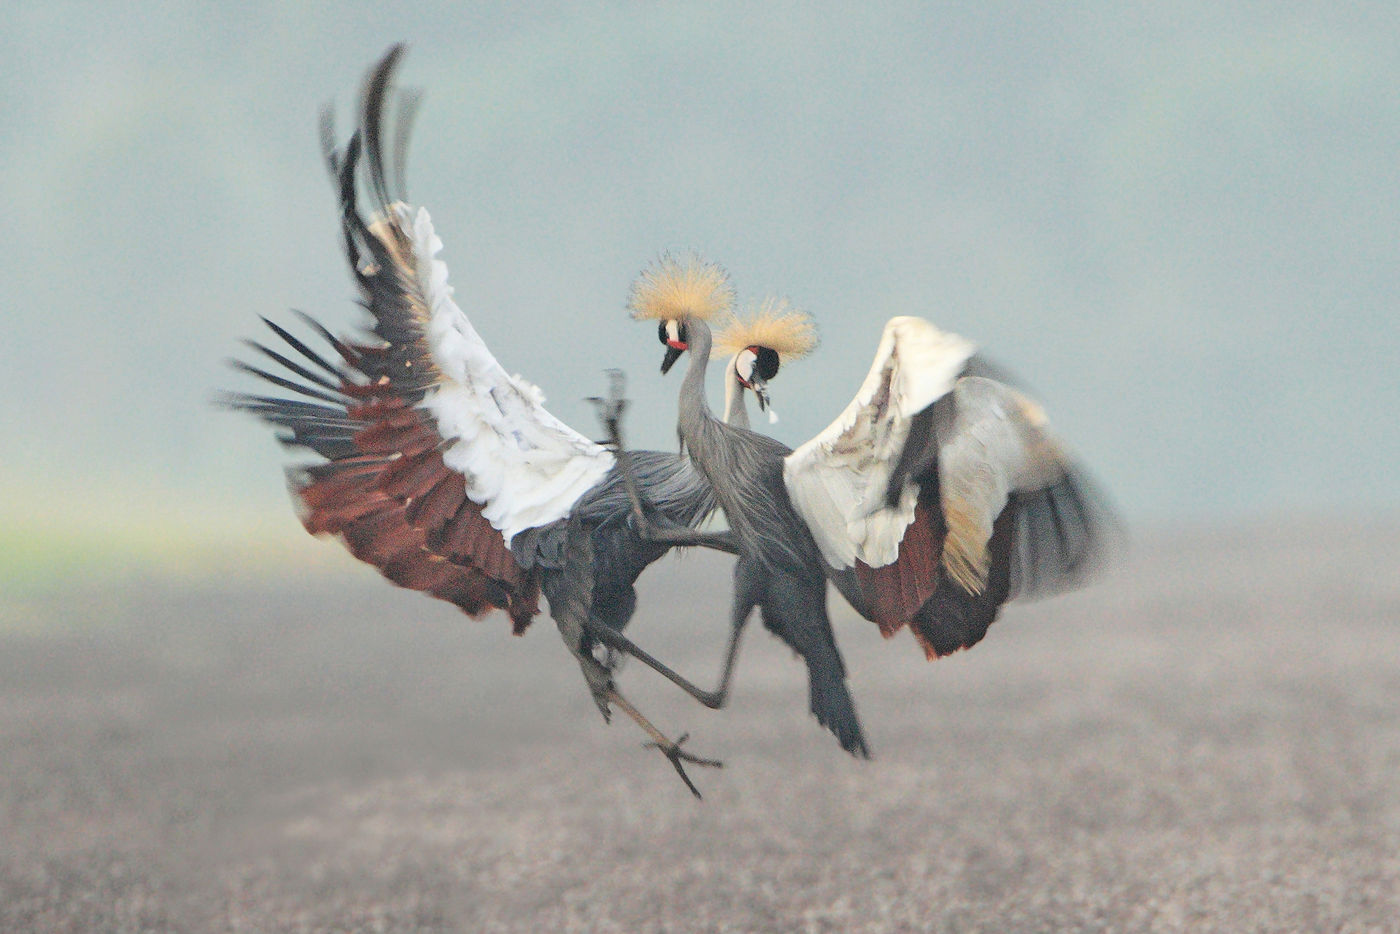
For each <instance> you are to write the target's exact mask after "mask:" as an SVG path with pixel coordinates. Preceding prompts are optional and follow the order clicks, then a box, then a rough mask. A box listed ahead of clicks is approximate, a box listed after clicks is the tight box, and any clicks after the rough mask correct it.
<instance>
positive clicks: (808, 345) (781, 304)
mask: <svg viewBox="0 0 1400 934" xmlns="http://www.w3.org/2000/svg"><path fill="white" fill-rule="evenodd" d="M816 346H817V326H816V324H815V323H814V322H813V321H812V317H811V316H810V315H808V314H807V313H806V312H805V311H801V310H799V309H797V308H794V307H793V306H792V305H790V304H789V303H788V301H787V299H784V298H770V299H767V300H765V301H764V302H762V303H761V304H759V305H758V306H756V307H753V308H750V309H749V311H748V313H747V314H746V315H745V316H743V317H740V316H739V315H737V314H735V313H734V312H732V311H731V312H730V313H729V314H728V315H726V316H725V318H724V319H723V321H721V323H720V325H719V327H718V328H717V329H716V331H715V342H714V350H713V351H712V353H711V355H712V356H715V357H727V356H729V355H730V354H736V353H738V352H739V351H741V350H743V349H744V348H745V347H769V348H771V349H773V350H775V351H777V353H778V355H779V356H780V357H782V358H783V360H784V361H785V362H786V361H788V360H799V359H801V358H802V357H805V356H807V354H809V353H811V352H812V351H813V350H815V349H816Z"/></svg>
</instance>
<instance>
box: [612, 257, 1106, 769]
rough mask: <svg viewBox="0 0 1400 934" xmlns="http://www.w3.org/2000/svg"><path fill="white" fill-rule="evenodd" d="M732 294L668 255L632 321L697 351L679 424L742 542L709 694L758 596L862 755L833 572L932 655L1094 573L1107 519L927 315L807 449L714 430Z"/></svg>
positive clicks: (831, 719)
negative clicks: (718, 310)
mask: <svg viewBox="0 0 1400 934" xmlns="http://www.w3.org/2000/svg"><path fill="white" fill-rule="evenodd" d="M728 289H729V285H728V281H727V277H726V276H725V274H724V272H723V270H721V269H720V268H719V267H718V266H714V265H712V264H709V263H706V262H704V261H702V260H700V259H699V258H697V257H690V258H687V259H685V260H683V261H682V260H676V259H674V258H672V257H663V258H662V260H661V261H660V262H658V263H657V264H656V265H654V266H653V267H651V268H650V269H648V270H647V271H645V272H644V273H643V274H642V276H641V278H640V279H639V280H638V282H637V284H636V285H635V286H634V289H633V295H632V301H631V308H632V314H633V317H635V318H638V319H644V320H645V319H654V320H657V321H658V322H659V324H658V333H659V336H660V339H661V341H662V343H663V344H665V345H666V348H667V349H666V355H665V358H664V360H663V362H662V366H661V368H662V372H663V373H664V372H666V371H668V370H669V369H670V368H671V366H672V365H673V364H674V363H675V361H676V360H677V359H679V357H680V356H681V354H683V353H685V352H686V351H690V352H691V361H690V367H689V369H688V370H687V372H686V377H685V381H684V382H683V384H682V386H681V391H680V404H679V414H678V421H677V425H678V430H679V433H680V437H681V440H682V443H683V445H684V447H685V449H686V451H687V452H688V454H689V457H690V459H691V461H692V462H693V463H694V465H695V467H696V468H697V469H698V470H699V471H700V473H701V474H703V475H704V477H705V479H706V480H707V481H708V482H709V483H710V484H711V485H712V487H713V489H714V495H715V498H716V500H717V501H718V503H719V505H720V507H721V508H722V509H723V510H724V513H725V516H726V518H727V519H728V521H729V525H730V527H731V529H732V530H733V532H734V534H735V536H736V537H737V539H738V544H739V551H740V557H739V561H738V564H737V565H736V567H735V572H734V598H733V605H732V611H731V616H730V623H731V626H732V631H731V634H730V650H729V654H728V657H727V659H726V662H725V666H724V672H723V675H722V677H721V683H720V686H719V688H718V689H717V691H716V692H715V693H714V694H713V695H711V696H710V697H709V698H707V699H706V703H708V704H709V705H710V706H720V705H722V704H723V703H724V700H725V696H726V693H727V690H728V685H729V680H730V676H731V674H732V672H733V665H734V661H735V657H736V654H737V649H738V644H739V636H740V633H741V631H742V629H743V627H744V625H745V624H746V622H747V619H748V617H749V615H750V614H751V612H752V610H753V609H754V607H756V606H757V607H759V608H760V610H761V615H762V619H763V623H764V625H765V626H766V627H767V628H768V629H769V630H771V631H772V632H773V633H774V634H776V635H777V636H779V637H780V638H782V639H783V640H784V641H785V642H787V643H788V645H790V646H791V647H792V648H793V649H795V650H796V651H797V652H798V653H799V654H800V655H801V656H802V657H803V659H804V660H805V661H806V663H807V669H808V676H809V706H810V708H811V711H812V713H813V714H814V715H815V716H816V718H817V720H818V721H819V722H820V723H822V724H823V725H824V726H826V727H827V728H828V729H829V730H831V732H832V733H834V734H835V735H836V737H837V739H838V740H839V742H840V743H841V746H842V748H844V749H846V750H847V751H848V752H850V753H852V754H853V755H857V756H868V747H867V745H866V742H865V739H864V736H863V735H862V731H861V727H860V723H859V721H858V719H857V717H856V713H855V707H854V704H853V703H852V701H851V697H850V693H849V690H848V688H847V685H846V681H845V669H844V666H843V664H842V662H841V656H840V653H839V651H838V650H837V647H836V643H835V638H834V635H833V633H832V630H831V623H830V620H829V618H828V616H827V611H826V580H827V579H830V580H831V581H832V582H833V583H834V584H836V586H837V588H838V589H839V590H840V591H841V593H842V595H843V596H845V597H846V599H847V600H848V601H850V603H851V605H852V606H853V607H854V608H855V609H856V611H857V612H859V613H860V614H861V615H862V616H864V617H865V618H866V619H869V620H871V621H873V622H875V623H877V624H878V625H879V627H880V630H881V632H882V633H883V634H884V635H885V636H886V637H888V636H892V635H893V634H894V633H895V632H897V631H898V630H900V629H902V628H906V627H907V628H909V629H911V631H912V632H913V633H914V636H915V638H916V639H917V641H918V643H919V644H920V646H921V647H922V648H923V650H924V653H925V655H926V656H927V657H928V658H930V659H933V658H936V657H939V656H942V655H947V654H949V653H951V652H954V651H957V650H958V649H960V648H968V647H971V646H972V645H974V644H976V643H977V642H978V641H980V640H981V639H982V637H983V636H984V635H985V634H986V632H987V628H988V627H989V626H990V625H991V623H992V622H993V620H995V619H996V617H997V615H998V613H999V612H1000V609H1001V606H1002V605H1003V604H1004V603H1005V602H1007V601H1008V600H1009V599H1013V598H1015V597H1034V596H1042V595H1046V594H1049V593H1053V592H1057V591H1061V590H1065V589H1069V588H1071V587H1074V586H1077V585H1079V584H1081V583H1082V582H1084V581H1085V580H1086V579H1087V578H1088V576H1089V574H1090V572H1092V571H1093V570H1094V569H1096V568H1097V567H1098V566H1099V565H1100V560H1099V559H1100V558H1101V557H1102V556H1103V554H1104V551H1105V547H1106V545H1107V543H1108V536H1107V534H1106V533H1108V532H1109V531H1110V530H1111V529H1112V528H1113V523H1112V521H1111V519H1110V517H1109V514H1108V512H1107V510H1106V509H1105V508H1104V507H1103V506H1102V505H1101V504H1100V503H1099V502H1098V501H1097V498H1096V497H1095V495H1094V494H1093V492H1092V490H1091V487H1090V485H1089V483H1088V481H1087V479H1086V478H1085V476H1084V475H1083V473H1082V471H1081V470H1080V469H1079V468H1078V466H1077V465H1076V464H1075V463H1074V462H1073V459H1072V458H1071V457H1070V456H1069V454H1068V453H1067V451H1066V450H1065V449H1064V448H1063V447H1062V446H1061V445H1060V444H1059V442H1057V441H1056V440H1055V439H1054V438H1053V437H1052V436H1051V435H1050V433H1049V432H1048V430H1047V428H1046V420H1045V415H1044V413H1043V411H1042V410H1041V409H1040V407H1039V406H1038V405H1037V404H1036V403H1034V402H1033V401H1032V400H1030V399H1029V398H1028V397H1026V396H1025V395H1023V394H1022V393H1020V392H1019V391H1017V390H1015V389H1013V388H1011V387H1010V386H1009V385H1006V384H1005V383H1004V382H1002V381H1001V380H1000V378H999V374H998V373H997V372H996V371H995V370H994V369H993V368H992V367H991V366H990V365H988V364H987V363H986V362H985V361H983V360H982V359H981V358H980V357H979V356H978V355H977V354H976V353H975V347H974V346H973V345H972V344H971V343H970V342H969V341H966V340H964V339H963V338H961V337H958V336H957V335H954V334H949V333H946V332H943V331H940V330H938V329H937V328H935V327H934V326H933V325H931V324H929V323H928V322H927V321H923V320H922V319H919V318H911V317H897V318H892V319H891V320H890V321H889V322H888V323H887V324H886V325H885V329H884V332H883V334H882V335H881V340H880V345H879V347H878V349H877V350H876V354H875V360H874V362H873V363H872V365H871V368H870V372H869V374H868V375H867V376H866V379H865V381H864V382H863V384H862V385H861V387H860V389H859V391H858V392H857V393H856V396H855V398H854V399H853V400H852V401H851V403H850V404H849V405H848V406H847V407H846V409H845V410H844V411H843V412H842V413H841V415H840V416H838V417H837V419H836V420H835V421H834V422H832V424H831V425H830V426H828V427H827V428H826V429H825V430H824V431H823V432H821V433H820V434H818V435H817V436H816V437H815V438H813V439H811V440H810V441H808V442H807V443H805V444H803V445H802V446H800V447H799V448H798V449H797V450H796V451H792V450H790V449H789V448H787V447H786V446H785V445H783V444H781V443H779V442H777V441H775V440H773V439H770V438H766V437H763V436H761V435H756V434H754V433H752V432H749V431H745V430H743V429H741V428H736V427H734V426H731V425H725V424H724V423H722V422H720V421H719V420H718V419H716V418H715V417H714V416H713V415H712V414H711V413H710V410H709V407H708V405H707V404H706V401H705V396H704V379H705V369H706V363H707V358H708V356H709V354H710V351H711V345H712V335H711V331H710V327H709V324H708V319H709V318H710V317H711V314H710V308H711V306H712V304H713V303H712V302H710V301H709V300H708V296H709V295H711V294H713V293H716V292H720V291H727V290H728ZM760 398H762V396H760ZM697 544H698V542H697Z"/></svg>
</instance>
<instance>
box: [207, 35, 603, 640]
mask: <svg viewBox="0 0 1400 934" xmlns="http://www.w3.org/2000/svg"><path fill="white" fill-rule="evenodd" d="M399 51H400V50H399V49H395V50H393V51H391V53H390V54H389V55H388V56H386V58H385V59H384V61H383V62H382V63H381V64H380V65H379V67H378V68H377V69H376V70H375V72H374V73H373V74H372V76H371V80H370V82H369V84H368V87H367V90H366V94H365V104H364V114H363V123H362V128H361V131H360V133H358V134H356V136H355V137H352V139H351V142H350V145H349V146H348V147H347V148H346V150H345V152H344V154H343V155H341V154H338V153H335V152H328V153H327V158H328V161H329V163H330V165H331V169H332V172H333V174H334V175H335V176H336V179H337V181H338V183H339V188H340V200H341V207H342V220H343V226H344V235H345V246H346V252H347V256H348V259H349V261H350V265H351V269H352V270H353V272H354V274H355V277H356V280H357V281H358V283H359V285H360V288H361V291H362V292H363V295H364V304H365V306H366V308H367V309H368V310H369V312H370V313H371V315H372V316H373V319H374V323H373V339H372V340H370V341H363V342H356V343H353V344H351V343H346V342H342V341H339V340H336V339H335V338H334V337H332V336H331V335H330V334H329V332H327V331H326V330H325V328H323V327H321V326H320V325H318V324H316V323H315V322H312V321H310V319H308V322H309V323H310V324H311V325H312V326H313V327H315V328H316V329H317V330H318V331H319V332H320V333H321V335H322V336H323V337H324V338H325V339H326V340H327V341H328V342H329V343H330V344H331V345H332V347H334V348H335V350H336V351H337V354H338V356H339V358H340V360H339V362H338V363H336V364H334V365H332V364H331V363H329V362H327V361H326V360H325V359H324V358H322V357H321V356H320V355H319V354H317V353H316V352H314V351H312V350H311V349H310V348H308V347H307V346H306V345H305V344H304V343H302V342H301V341H299V340H298V339H296V338H295V337H293V336H292V335H290V334H289V333H288V332H286V331H285V330H283V329H281V328H279V327H277V326H275V325H271V324H270V323H269V324H270V326H271V327H272V328H273V330H274V331H275V332H276V333H277V334H278V336H279V337H281V338H282V339H283V341H284V342H285V343H286V344H287V345H288V346H289V347H290V348H291V349H292V350H294V351H296V352H297V354H298V355H300V356H301V357H302V358H303V359H305V360H306V361H307V362H308V363H310V364H311V365H312V368H307V367H305V366H302V365H301V364H300V363H298V362H296V361H294V360H291V359H289V358H288V357H286V356H284V355H283V354H281V353H278V352H276V351H273V350H270V349H268V348H265V347H262V346H261V345H254V346H255V347H257V349H258V350H259V351H261V352H262V353H264V354H265V355H267V356H268V357H270V358H271V359H272V360H274V361H275V362H277V363H278V364H280V365H281V367H282V369H283V370H284V371H286V373H287V374H289V375H280V374H275V373H269V372H267V371H264V370H259V369H257V368H253V367H246V366H245V367H244V368H245V369H247V370H249V371H251V372H253V373H254V374H255V375H258V376H260V377H262V378H264V379H266V380H268V381H269V382H272V383H274V384H275V385H278V386H280V387H282V388H284V389H288V390H291V391H293V392H295V393H298V394H299V395H301V396H303V397H306V398H308V399H311V400H314V401H311V402H307V401H301V400H296V399H285V398H271V397H263V396H251V395H243V396H236V397H234V399H233V400H232V401H233V403H234V404H235V405H237V406H239V407H241V408H245V409H248V410H250V411H252V412H254V413H255V414H257V415H259V416H260V417H262V418H263V419H264V420H266V421H269V422H271V423H273V424H276V425H279V426H281V427H282V428H284V429H286V432H285V433H284V434H283V435H282V440H283V442H284V443H286V444H289V445H294V446H300V447H305V448H309V449H310V450H313V451H315V452H316V453H318V454H320V455H321V456H322V457H324V458H326V461H325V463H321V464H317V465H313V466H310V467H306V468H303V469H300V470H296V471H293V472H292V475H291V479H292V486H293V490H294V492H295V494H296V496H297V498H298V500H299V502H300V504H301V507H302V518H303V522H304V524H305V525H306V527H307V529H308V530H309V531H311V532H313V533H320V532H328V533H332V534H336V535H339V536H340V537H341V538H342V539H343V540H344V542H345V544H346V546H347V547H348V548H349V549H350V551H351V552H352V553H354V554H355V556H356V557H358V558H360V559H361V560H364V561H366V562H368V563H370V564H373V565H374V566H376V567H378V568H379V569H380V571H381V572H382V573H384V575H385V576H386V577H388V578H389V579H390V580H393V581H394V582H395V583H398V584H401V585H403V586H406V587H412V588H415V589H419V590H425V591H427V592H429V593H432V594H434V595H435V596H439V597H442V598H444V599H448V600H451V601H452V602H454V603H456V604H457V605H459V606H461V607H462V609H464V610H466V611H467V612H468V613H470V614H473V615H477V614H480V613H483V612H486V611H487V610H489V609H491V608H493V607H498V608H501V609H505V610H507V611H509V613H510V614H511V616H512V618H513V619H514V621H515V627H516V630H517V631H520V630H521V629H523V628H524V626H525V625H526V624H527V623H528V621H529V619H530V618H531V617H532V616H533V615H534V613H535V612H537V609H538V606H537V596H538V589H537V585H536V583H535V581H534V580H533V579H532V578H531V577H530V575H528V574H527V573H526V572H525V571H524V570H523V569H522V568H521V567H520V566H519V565H518V564H517V563H516V562H515V560H514V559H513V558H512V556H511V553H510V549H509V543H510V539H511V538H512V537H513V536H514V535H515V534H516V533H518V532H520V531H522V530H524V529H527V528H531V527H534V526H539V525H544V524H547V523H550V522H553V521H555V520H558V519H560V518H562V517H564V516H566V515H567V514H568V513H569V510H570V508H571V507H572V506H573V504H574V503H575V502H576V501H577V500H578V499H579V497H581V496H582V495H583V494H584V493H586V492H587V491H588V490H589V489H590V488H592V487H593V486H594V485H595V484H596V483H598V482H599V480H600V479H602V477H603V476H604V475H606V474H607V472H608V471H609V469H610V468H611V467H612V464H613V456H612V454H611V453H609V452H608V451H607V450H605V449H604V448H602V447H600V446H599V445H596V444H594V443H593V442H591V441H589V440H588V439H586V438H584V437H583V436H582V435H579V434H578V433H577V432H574V431H573V430H571V429H570V428H568V427H567V426H566V425H564V424H563V423H562V422H560V421H559V420H558V419H556V418H554V417H553V416H552V415H550V414H549V412H547V411H546V410H545V409H544V407H543V405H542V404H541V403H542V396H541V394H540V392H539V390H538V389H537V388H536V387H535V386H533V385H531V384H530V383H528V382H526V381H525V380H523V379H521V378H520V377H518V376H510V375H508V374H507V373H506V372H505V371H504V370H503V369H502V368H501V366H500V364H499V363H497V361H496V359H495V358H494V357H493V356H492V355H491V353H490V351H489V350H488V349H487V348H486V345H485V343H484V342H483V341H482V340H481V337H480V335H478V334H477V332H476V330H475V329H474V328H473V327H472V325H471V322H470V321H468V319H467V317H466V315H465V314H463V313H462V311H461V309H459V308H458V307H457V305H456V304H455V303H454V302H453V301H452V288H451V286H449V285H448V283H447V268H446V266H445V264H444V263H442V261H440V260H438V259H437V258H436V256H437V253H438V251H439V250H440V249H441V241H440V240H439V239H438V238H437V236H436V234H435V233H434V232H433V228H432V224H431V222H430V221H429V218H428V214H427V212H426V211H424V210H422V209H418V210H416V211H415V210H414V209H412V208H410V207H409V206H408V205H406V204H402V203H399V202H394V203H392V204H391V203H390V202H389V197H388V187H389V186H388V181H387V176H386V173H385V169H384V162H383V147H382V145H381V140H380V130H381V127H382V125H383V118H384V98H385V95H386V93H387V89H388V86H389V78H390V75H391V73H392V70H393V66H394V64H395V62H396V61H397V57H398V54H399ZM361 134H363V139H364V143H365V148H366V150H367V153H368V158H367V163H368V164H367V166H366V169H367V173H366V175H367V177H366V178H365V182H366V184H367V185H368V187H369V188H370V190H371V191H372V192H374V194H375V196H376V200H377V202H378V207H379V210H378V212H377V214H376V215H375V217H374V218H373V220H371V221H370V222H368V223H367V222H366V221H365V220H364V219H363V217H362V216H361V215H360V212H359V209H358V206H357V203H356V178H357V176H356V166H357V162H358V160H359V156H360V150H359V140H360V139H361ZM399 142H400V148H402V143H403V137H402V134H401V135H400V140H399ZM328 149H329V145H328ZM292 376H295V377H298V378H297V379H293V378H291V377H292Z"/></svg>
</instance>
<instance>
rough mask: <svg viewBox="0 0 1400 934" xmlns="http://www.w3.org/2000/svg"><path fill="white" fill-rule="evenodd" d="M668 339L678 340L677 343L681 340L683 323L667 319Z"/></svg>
mask: <svg viewBox="0 0 1400 934" xmlns="http://www.w3.org/2000/svg"><path fill="white" fill-rule="evenodd" d="M666 339H667V340H669V341H675V342H677V343H679V342H680V339H681V325H680V322H679V321H667V322H666Z"/></svg>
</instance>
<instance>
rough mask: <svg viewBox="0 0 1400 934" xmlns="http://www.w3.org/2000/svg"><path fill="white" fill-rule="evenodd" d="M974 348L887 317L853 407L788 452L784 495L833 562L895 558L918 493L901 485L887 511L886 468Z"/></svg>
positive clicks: (924, 325) (911, 321) (879, 563)
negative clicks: (898, 496)
mask: <svg viewBox="0 0 1400 934" xmlns="http://www.w3.org/2000/svg"><path fill="white" fill-rule="evenodd" d="M975 349H976V348H975V347H974V345H973V344H972V343H971V342H970V341H967V340H965V339H963V338H961V337H959V336H958V335H956V334H949V333H947V332H945V331H940V330H938V329H937V328H935V327H934V326H933V325H932V324H929V323H928V322H927V321H924V320H923V319H921V318H909V317H900V318H891V319H890V320H889V322H888V323H887V324H886V325H885V331H884V334H883V335H882V336H881V338H880V346H879V348H878V349H877V350H876V352H875V362H874V363H873V364H871V367H870V372H869V374H868V375H867V376H866V377H865V382H864V383H862V384H861V387H860V391H859V392H857V393H856V397H855V398H854V399H852V400H851V404H850V405H848V406H846V409H845V411H843V412H842V413H841V415H840V417H839V418H837V419H836V421H834V422H832V423H831V424H830V425H828V426H827V427H826V429H825V430H824V431H822V432H821V434H819V435H817V436H816V437H815V438H813V439H812V440H810V441H808V442H807V443H806V444H804V445H802V446H801V447H799V448H798V449H797V450H795V451H793V452H792V453H791V454H790V455H788V457H787V460H786V462H785V463H784V465H783V479H784V480H785V481H786V483H787V488H788V495H789V496H790V497H791V499H792V503H793V506H795V507H796V509H797V511H798V513H800V514H801V516H802V518H803V519H804V520H806V522H807V526H808V528H810V529H811V531H812V535H813V537H814V538H815V539H816V541H817V546H818V547H819V548H820V549H821V552H822V557H824V558H825V559H826V560H827V561H828V562H829V563H830V564H832V565H833V566H834V567H838V568H845V567H851V566H852V565H854V564H855V562H856V560H857V559H859V560H861V561H863V562H865V563H866V564H867V565H869V566H871V567H883V566H884V565H887V564H890V563H892V562H893V561H895V560H896V559H897V558H898V557H899V543H900V541H901V540H902V539H903V538H904V530H905V529H907V528H908V527H909V524H910V523H911V522H913V521H914V506H915V503H916V502H917V499H918V495H917V493H916V491H914V490H913V489H912V488H911V489H909V490H906V491H905V495H904V497H903V499H902V500H901V501H900V503H899V505H898V506H897V507H896V508H893V509H890V508H887V507H886V506H885V489H886V487H887V486H888V484H889V479H890V473H891V472H892V471H893V470H894V466H895V464H896V463H897V462H898V460H899V453H900V451H901V450H902V449H903V447H904V441H905V439H906V438H907V437H908V435H909V425H910V421H911V419H913V417H914V416H915V415H917V414H918V413H919V412H922V411H923V410H924V409H926V408H928V407H929V406H930V405H932V404H933V402H934V401H935V400H937V399H938V398H940V397H942V396H943V395H945V394H947V393H948V392H949V390H951V389H952V387H953V383H954V381H955V380H956V379H957V377H958V374H959V373H960V372H962V369H963V366H964V365H965V364H966V363H967V360H968V358H969V357H971V356H972V353H973V351H974V350H975Z"/></svg>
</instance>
